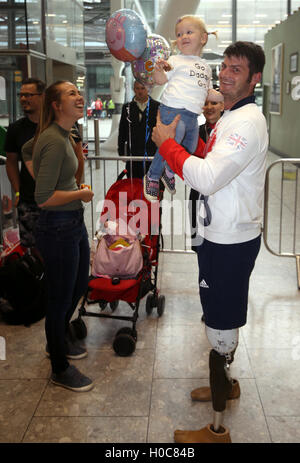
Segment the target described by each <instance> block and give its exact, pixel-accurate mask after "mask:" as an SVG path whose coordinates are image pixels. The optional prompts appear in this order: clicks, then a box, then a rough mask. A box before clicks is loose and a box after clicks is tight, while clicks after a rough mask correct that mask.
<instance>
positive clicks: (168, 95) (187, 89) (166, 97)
mask: <svg viewBox="0 0 300 463" xmlns="http://www.w3.org/2000/svg"><path fill="white" fill-rule="evenodd" d="M168 63H169V64H170V65H171V66H172V69H171V71H168V72H166V75H167V78H168V83H167V86H166V89H165V90H164V93H163V95H162V98H161V102H162V103H163V104H164V105H166V106H170V107H171V108H181V109H182V108H184V109H187V110H188V111H191V112H193V113H196V114H201V113H202V108H203V106H204V103H205V100H206V96H207V91H208V89H209V88H212V83H211V69H210V67H209V65H208V64H207V63H206V61H205V60H204V59H202V58H200V57H199V56H189V55H174V56H170V58H169V59H168Z"/></svg>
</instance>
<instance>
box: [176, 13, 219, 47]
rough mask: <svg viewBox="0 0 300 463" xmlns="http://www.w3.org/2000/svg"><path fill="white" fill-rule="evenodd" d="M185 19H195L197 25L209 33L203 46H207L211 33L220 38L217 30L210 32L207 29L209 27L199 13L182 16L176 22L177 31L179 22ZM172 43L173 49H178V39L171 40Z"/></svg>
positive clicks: (202, 30)
mask: <svg viewBox="0 0 300 463" xmlns="http://www.w3.org/2000/svg"><path fill="white" fill-rule="evenodd" d="M184 19H189V20H191V21H193V22H194V23H195V25H196V26H197V27H198V28H199V29H200V31H201V32H204V33H205V34H206V35H207V39H206V42H205V44H204V45H203V46H205V45H206V44H207V40H208V36H209V35H210V34H213V35H214V36H215V37H216V38H218V34H217V31H213V32H208V31H207V28H206V25H205V22H204V21H203V19H202V18H200V16H197V15H193V14H185V15H183V16H180V17H179V18H178V19H177V21H176V24H175V32H176V27H177V24H179V23H180V22H181V21H183V20H184ZM171 45H172V49H173V50H174V49H176V40H171Z"/></svg>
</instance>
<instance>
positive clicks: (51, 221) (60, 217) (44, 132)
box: [33, 81, 93, 392]
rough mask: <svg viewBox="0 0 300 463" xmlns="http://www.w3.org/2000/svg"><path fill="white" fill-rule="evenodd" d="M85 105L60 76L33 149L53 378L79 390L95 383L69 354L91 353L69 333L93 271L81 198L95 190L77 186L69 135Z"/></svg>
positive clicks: (48, 91)
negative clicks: (46, 286) (69, 327)
mask: <svg viewBox="0 0 300 463" xmlns="http://www.w3.org/2000/svg"><path fill="white" fill-rule="evenodd" d="M83 110H84V100H83V97H82V96H81V95H80V93H79V91H78V89H77V88H76V87H75V85H73V84H72V83H71V82H68V81H58V82H56V83H54V84H52V85H51V86H50V87H48V88H47V89H46V91H45V99H44V105H43V109H42V113H41V121H40V126H39V129H38V131H37V134H36V137H35V140H34V148H33V172H34V177H35V180H36V188H35V200H36V202H37V204H38V206H39V207H40V208H41V213H40V217H39V221H38V224H37V247H38V249H39V251H40V253H41V255H42V257H43V259H44V264H45V269H46V276H47V284H48V307H47V313H46V323H45V330H46V338H47V347H46V351H47V353H48V354H49V355H50V360H51V365H52V376H51V380H52V382H53V383H54V384H56V385H58V386H62V387H65V388H67V389H71V390H73V391H78V392H81V391H88V390H90V389H91V388H92V387H93V382H92V380H91V379H90V378H88V377H86V376H85V375H83V374H82V373H80V372H79V370H78V369H77V368H76V367H75V366H74V365H70V364H69V359H80V358H83V357H86V355H87V352H86V350H85V349H84V348H83V347H81V346H78V345H76V344H74V343H72V341H71V340H70V339H69V338H68V336H67V330H68V326H69V322H70V319H71V317H72V315H73V312H74V310H75V309H76V306H77V303H78V301H79V299H80V298H81V296H82V295H83V293H84V292H85V290H86V288H87V284H88V276H89V253H90V249H89V242H88V235H87V231H86V227H85V224H84V218H83V205H82V203H83V202H84V203H88V202H90V201H91V199H92V197H93V192H92V191H91V190H89V189H78V186H77V184H76V179H75V173H76V170H77V167H78V160H77V157H76V154H75V152H74V149H73V142H72V137H71V134H70V132H71V129H72V126H73V125H74V123H75V122H76V121H77V120H78V119H80V118H81V117H82V116H83Z"/></svg>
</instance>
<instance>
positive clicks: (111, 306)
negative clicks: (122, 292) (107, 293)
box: [109, 301, 119, 312]
mask: <svg viewBox="0 0 300 463" xmlns="http://www.w3.org/2000/svg"><path fill="white" fill-rule="evenodd" d="M109 305H110V308H111V310H112V312H114V311H115V310H116V309H117V307H118V305H119V301H113V302H110V303H109Z"/></svg>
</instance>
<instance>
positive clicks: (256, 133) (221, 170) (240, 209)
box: [152, 42, 268, 443]
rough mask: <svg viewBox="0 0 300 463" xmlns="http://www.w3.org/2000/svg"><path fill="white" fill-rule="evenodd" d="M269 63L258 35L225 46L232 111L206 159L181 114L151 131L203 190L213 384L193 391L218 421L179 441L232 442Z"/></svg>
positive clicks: (256, 236) (262, 164)
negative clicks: (183, 133)
mask: <svg viewBox="0 0 300 463" xmlns="http://www.w3.org/2000/svg"><path fill="white" fill-rule="evenodd" d="M264 65H265V55H264V52H263V49H262V48H261V47H260V46H259V45H257V44H255V43H253V42H236V43H234V44H232V45H230V46H229V47H227V48H226V50H225V51H224V59H223V62H222V65H221V71H220V74H219V80H220V92H221V93H222V95H223V96H224V109H225V111H224V114H223V116H222V117H221V118H220V119H219V121H218V122H217V124H216V127H215V128H214V130H213V131H212V133H211V135H210V137H209V139H208V141H207V143H206V146H205V149H204V153H203V154H204V158H203V159H201V158H198V157H196V156H192V155H190V154H189V153H187V151H186V150H185V149H184V148H183V147H182V146H180V145H178V144H177V143H176V141H175V140H174V139H173V138H174V137H175V133H176V124H177V123H178V120H179V117H180V116H177V117H176V118H175V119H174V121H173V122H172V123H171V124H170V125H165V124H162V122H161V121H160V118H159V117H158V122H157V126H156V127H155V128H154V129H153V134H152V138H153V140H154V141H155V143H156V144H157V146H158V147H159V152H160V154H161V155H162V157H163V158H164V159H165V160H166V161H167V162H168V164H169V165H170V167H171V169H172V170H173V171H174V172H175V173H177V174H178V175H179V176H180V177H181V178H182V179H183V180H184V181H185V182H186V183H187V184H188V185H189V186H190V187H191V188H193V189H196V190H197V191H199V192H200V193H201V194H202V195H204V200H203V201H202V207H201V208H199V217H200V218H201V217H202V219H203V230H202V235H201V236H202V237H203V238H204V239H203V243H202V245H201V246H199V247H198V253H199V259H198V261H199V262H200V268H199V272H200V284H199V287H200V298H201V304H202V308H203V312H204V317H205V330H206V335H207V338H208V341H209V343H210V344H211V347H212V349H211V351H210V354H209V387H200V388H197V389H195V390H193V391H192V392H191V398H192V400H197V401H200V402H207V401H212V406H213V422H212V423H210V424H208V425H207V426H205V427H204V428H201V429H197V430H187V431H185V430H176V431H175V433H174V440H175V442H177V443H201V442H213V443H227V442H231V437H230V432H229V429H227V428H226V427H225V426H223V424H222V420H223V412H224V411H225V409H226V401H227V400H228V399H231V400H232V399H238V398H239V397H240V386H239V382H238V381H237V380H235V379H233V378H231V375H230V364H231V363H232V362H233V360H234V355H235V351H236V349H237V346H238V339H239V328H240V327H242V326H244V325H245V324H246V321H247V309H248V288H249V280H250V275H251V273H252V270H253V268H254V265H255V260H256V257H257V255H258V252H259V249H260V243H261V230H262V218H263V195H264V183H265V172H266V154H267V150H268V132H267V124H266V120H265V117H264V116H263V114H262V113H261V111H260V110H259V108H258V107H257V105H256V104H255V97H254V88H255V85H256V84H258V83H259V82H260V80H261V76H262V72H263V68H264ZM203 208H204V209H205V212H203Z"/></svg>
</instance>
